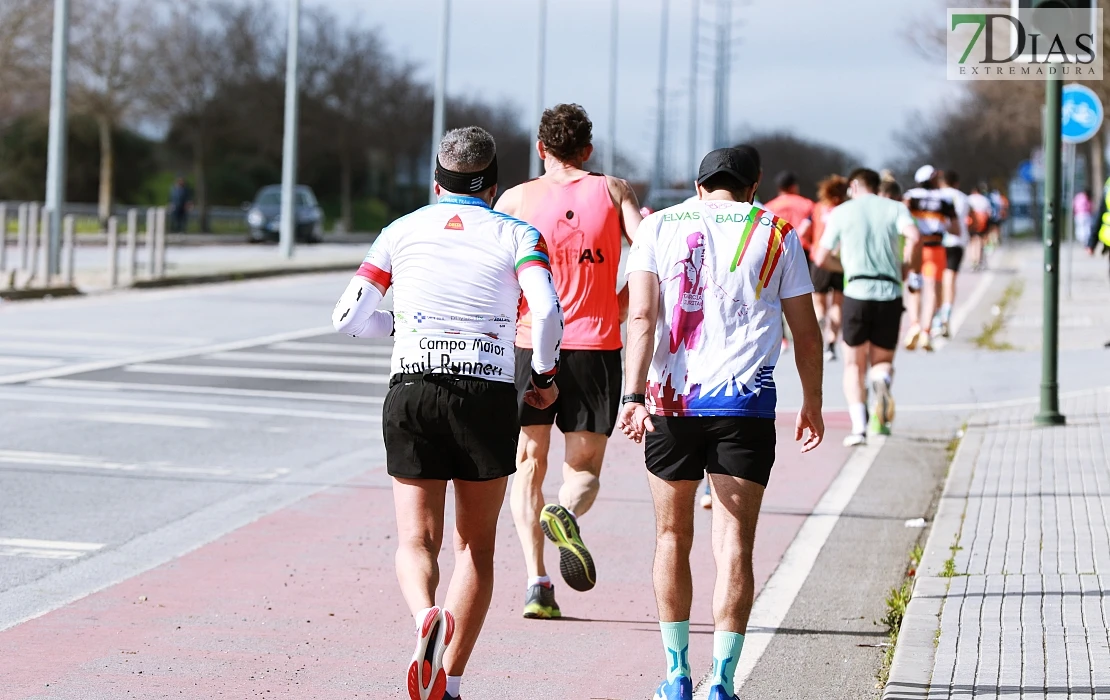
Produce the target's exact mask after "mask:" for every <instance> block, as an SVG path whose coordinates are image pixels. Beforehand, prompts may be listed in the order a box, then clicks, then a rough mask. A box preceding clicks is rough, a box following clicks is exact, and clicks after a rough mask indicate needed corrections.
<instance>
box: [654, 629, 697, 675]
mask: <svg viewBox="0 0 1110 700" xmlns="http://www.w3.org/2000/svg"><path fill="white" fill-rule="evenodd" d="M659 631H660V632H662V633H663V649H664V650H666V652H667V682H668V683H673V682H674V680H675V679H676V678H679V677H680V676H686V677H687V678H690V621H689V620H686V621H684V622H660V623H659Z"/></svg>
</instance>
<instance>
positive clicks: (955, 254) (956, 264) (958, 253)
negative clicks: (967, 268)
mask: <svg viewBox="0 0 1110 700" xmlns="http://www.w3.org/2000/svg"><path fill="white" fill-rule="evenodd" d="M944 252H945V254H946V255H947V257H948V269H949V270H951V271H952V272H959V271H960V265H962V264H963V262H964V247H963V246H962V245H953V246H945V248H944Z"/></svg>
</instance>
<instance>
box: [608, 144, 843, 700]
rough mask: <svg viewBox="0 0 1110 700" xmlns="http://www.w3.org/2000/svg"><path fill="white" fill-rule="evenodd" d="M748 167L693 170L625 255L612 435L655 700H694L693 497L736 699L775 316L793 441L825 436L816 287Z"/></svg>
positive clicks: (720, 687)
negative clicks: (637, 533) (624, 335)
mask: <svg viewBox="0 0 1110 700" xmlns="http://www.w3.org/2000/svg"><path fill="white" fill-rule="evenodd" d="M759 178H760V170H759V165H758V162H757V161H756V160H755V158H753V157H751V155H750V153H748V152H742V151H739V150H738V149H732V148H725V149H720V150H717V151H713V152H712V153H710V154H709V155H707V156H706V157H705V159H704V160H703V161H702V164H701V168H700V170H699V173H698V179H697V189H698V195H699V197H700V201H698V202H694V203H686V204H680V205H678V206H676V207H671V208H670V209H666V210H664V211H661V212H659V213H657V214H655V215H653V216H651V217H648V219H646V220H645V221H644V223H643V224H642V225H641V226H640V229H639V231H638V232H637V234H636V243H635V244H633V246H632V253H631V255H630V257H629V264H628V270H629V275H628V279H629V289H630V290H631V294H630V296H631V299H630V308H629V311H630V316H629V324H628V354H627V369H626V372H625V380H624V386H625V392H626V394H625V396H624V397H622V399H621V403H622V404H623V405H622V408H621V416H620V427H621V430H622V431H623V432H624V433H625V434H626V435H628V436H629V437H630V438H632V439H633V440H635V441H636V442H640V441H641V440H643V439H644V437H645V433H647V445H646V448H645V456H646V462H647V469H648V471H649V476H648V481H649V483H650V485H651V491H652V498H653V500H654V502H655V519H656V549H655V563H654V566H653V579H654V582H655V595H656V602H657V603H658V606H659V619H660V623H659V626H660V629H661V631H662V634H663V645H664V649H665V650H666V658H667V679H666V680H665V681H663V682H662V683H661V684H660V686H659V689H658V690H656V692H655V698H656V700H679V699H682V700H690V698H691V697H692V695H693V681H692V678H691V675H690V661H689V658H688V649H689V639H690V608H691V604H692V590H691V572H690V549H691V547H692V545H693V541H694V513H693V505H694V498H695V496H696V495H697V490H698V484H699V482H700V481H701V479H702V477H703V476H705V474H706V472H707V471H708V472H709V479H710V482H711V483H712V485H713V498H714V503H713V553H714V559H715V560H716V562H717V579H716V585H715V588H714V595H713V608H714V610H713V617H714V622H715V624H714V627H715V631H714V633H713V668H714V675H713V678H712V680H711V685H710V688H709V693H708V697H709V698H710V700H735V698H736V688H735V684H734V681H735V674H736V665H737V662H738V661H739V659H740V652H741V649H742V648H743V646H744V633H745V631H746V628H747V624H748V616H749V614H750V613H751V607H752V599H753V595H754V588H755V581H754V578H753V575H752V546H753V544H754V540H755V529H756V519H757V517H758V515H759V506H760V503H761V501H762V498H763V491H764V487H765V486H766V485H767V481H768V478H769V476H770V472H771V467H772V465H773V463H774V461H775V404H776V390H775V383H774V377H773V372H774V368H775V363H776V361H777V360H778V358H779V341H780V339H781V338H782V333H783V328H782V314H783V312H785V314H786V318H787V322H788V323H789V324H790V325H791V326H792V327H793V329H794V341H795V353H794V354H795V362H796V363H797V366H798V372H799V374H800V375H801V380H802V393H803V402H802V409H801V412H800V413H799V414H798V420H797V425H796V431H795V432H796V436H797V439H799V440H800V439H802V437H803V433H804V432H805V431H807V430H808V431H809V436H808V438H807V439H806V441H805V443H804V446H803V448H802V450H803V451H804V452H808V451H810V450H812V449H813V448H815V447H817V445H818V444H820V442H821V440H822V438H823V436H824V424H823V422H822V419H821V374H822V371H823V366H822V362H821V329H820V328H819V327H818V325H817V319H816V317H815V316H814V313H813V302H812V299H811V293H812V291H813V285H812V284H811V283H810V280H809V270H808V268H807V265H806V259H805V255H804V253H803V252H802V246H801V243H800V242H799V241H798V236H797V234H796V233H795V232H794V229H793V227H792V226H790V224H788V223H786V222H785V221H784V220H783V219H781V218H779V217H777V216H775V215H773V214H772V213H771V212H769V211H766V210H762V209H760V208H758V207H755V206H753V205H752V204H750V203H749V202H751V201H752V199H753V198H754V196H755V191H756V188H757V187H758V185H759Z"/></svg>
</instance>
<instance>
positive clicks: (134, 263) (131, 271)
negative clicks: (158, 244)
mask: <svg viewBox="0 0 1110 700" xmlns="http://www.w3.org/2000/svg"><path fill="white" fill-rule="evenodd" d="M138 243H139V210H138V209H129V210H128V211H127V281H128V282H130V283H131V284H135V273H136V270H137V268H138V266H139V258H138V256H139V249H138Z"/></svg>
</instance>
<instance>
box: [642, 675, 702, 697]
mask: <svg viewBox="0 0 1110 700" xmlns="http://www.w3.org/2000/svg"><path fill="white" fill-rule="evenodd" d="M652 700H694V682H693V681H691V680H690V679H689V678H687V677H686V676H679V677H678V678H676V679H674V681H671V682H667V681H663V682H662V683H660V684H659V687H658V688H656V690H655V697H654V698H652Z"/></svg>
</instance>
